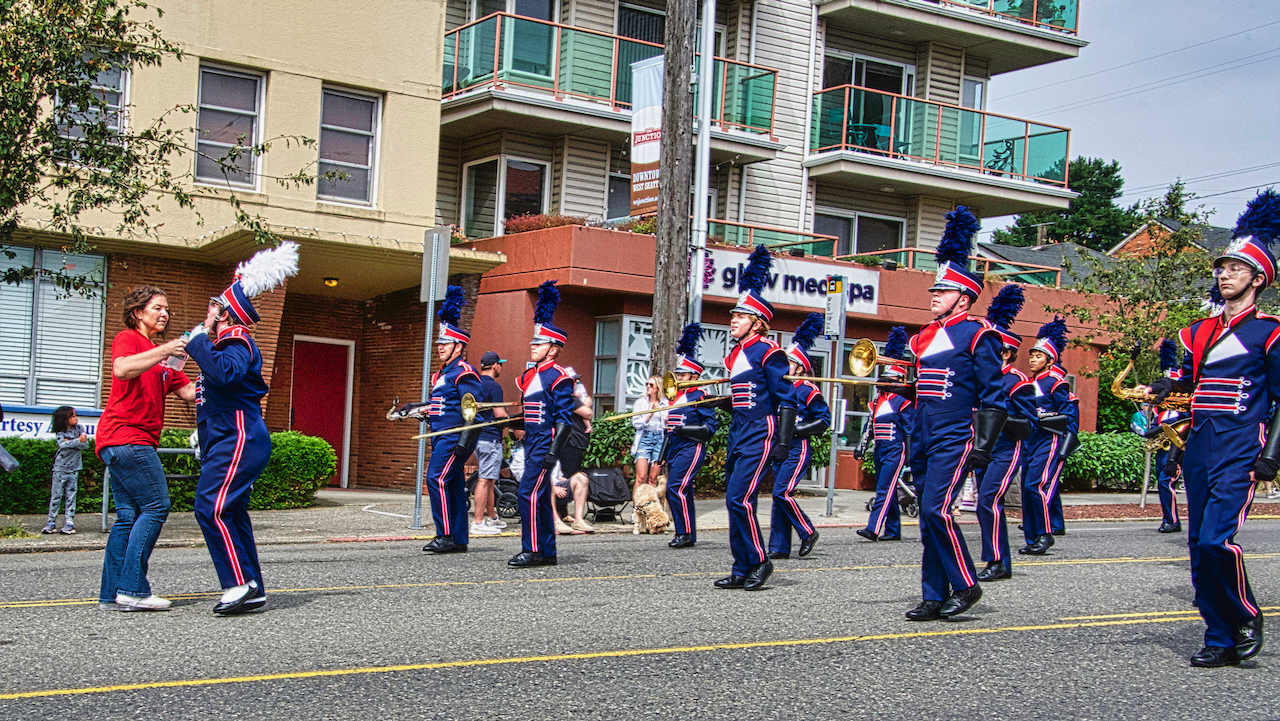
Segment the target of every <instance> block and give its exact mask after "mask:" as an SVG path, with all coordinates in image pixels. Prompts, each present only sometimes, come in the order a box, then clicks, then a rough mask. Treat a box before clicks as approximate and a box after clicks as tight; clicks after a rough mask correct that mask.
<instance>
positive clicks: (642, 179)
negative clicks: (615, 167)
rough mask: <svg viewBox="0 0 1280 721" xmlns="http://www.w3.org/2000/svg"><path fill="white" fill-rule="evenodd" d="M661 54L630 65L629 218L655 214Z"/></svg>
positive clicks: (659, 153) (659, 134) (659, 149)
mask: <svg viewBox="0 0 1280 721" xmlns="http://www.w3.org/2000/svg"><path fill="white" fill-rule="evenodd" d="M662 61H663V58H662V56H661V55H659V56H658V57H655V58H649V59H648V60H640V61H637V62H634V63H631V215H632V216H640V215H650V214H653V213H656V212H658V165H659V161H660V158H661V155H662V73H663V62H662Z"/></svg>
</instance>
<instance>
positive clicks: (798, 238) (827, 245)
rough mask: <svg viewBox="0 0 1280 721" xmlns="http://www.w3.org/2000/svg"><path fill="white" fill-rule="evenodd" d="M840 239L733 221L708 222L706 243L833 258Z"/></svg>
mask: <svg viewBox="0 0 1280 721" xmlns="http://www.w3.org/2000/svg"><path fill="white" fill-rule="evenodd" d="M839 240H840V239H839V238H837V237H836V236H834V235H823V234H821V233H806V232H804V231H802V230H788V229H786V228H770V227H768V226H765V225H750V224H747V223H735V222H733V221H732V220H708V221H707V242H708V243H717V244H720V245H738V246H745V247H748V248H751V247H755V246H757V245H766V246H769V247H770V248H801V249H803V250H804V252H805V253H806V254H807V255H817V256H822V257H827V258H834V257H835V254H836V250H837V248H836V244H837V243H838V242H839Z"/></svg>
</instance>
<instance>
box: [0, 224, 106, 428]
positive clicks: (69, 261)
mask: <svg viewBox="0 0 1280 721" xmlns="http://www.w3.org/2000/svg"><path fill="white" fill-rule="evenodd" d="M9 249H10V250H11V251H13V252H14V253H15V257H14V258H13V259H12V260H10V259H8V258H7V257H4V256H0V264H2V266H0V267H5V268H13V267H35V268H37V269H47V270H54V269H62V270H64V271H66V272H67V273H73V274H75V275H83V276H86V277H88V278H89V279H90V280H91V283H92V285H93V287H94V294H93V295H91V296H88V297H85V296H81V295H79V294H72V295H64V294H63V293H62V292H61V291H60V290H59V289H58V287H57V286H55V285H54V284H53V283H51V282H49V281H48V280H43V279H41V278H39V273H37V278H36V279H35V280H27V281H23V282H22V283H20V284H18V285H11V284H8V283H0V403H11V404H16V405H39V406H61V405H69V406H76V407H79V408H97V407H98V402H99V398H100V392H99V391H100V388H101V376H100V374H101V372H102V333H103V327H102V320H103V313H104V311H105V308H106V302H105V299H104V297H103V290H104V289H105V288H106V259H105V258H104V257H103V256H100V255H64V254H63V253H62V251H60V250H47V249H37V248H23V247H19V246H9Z"/></svg>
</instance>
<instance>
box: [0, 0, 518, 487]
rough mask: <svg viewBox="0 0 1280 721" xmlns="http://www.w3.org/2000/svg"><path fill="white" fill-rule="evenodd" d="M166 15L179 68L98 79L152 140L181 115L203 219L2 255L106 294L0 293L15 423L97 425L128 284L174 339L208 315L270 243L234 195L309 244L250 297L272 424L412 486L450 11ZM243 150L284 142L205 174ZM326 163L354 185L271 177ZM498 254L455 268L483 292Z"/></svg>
mask: <svg viewBox="0 0 1280 721" xmlns="http://www.w3.org/2000/svg"><path fill="white" fill-rule="evenodd" d="M162 6H163V7H164V10H165V13H164V15H163V17H162V18H161V20H160V28H161V31H162V33H163V34H164V36H165V37H166V38H167V39H169V40H171V41H173V42H175V43H177V44H179V46H180V47H181V48H182V50H183V51H184V53H185V57H183V58H182V59H181V60H180V61H179V60H176V59H171V60H167V61H165V62H164V63H163V65H162V66H161V67H158V68H122V69H120V70H119V71H118V72H113V73H104V74H103V76H102V77H100V78H98V83H99V84H100V85H101V86H102V87H103V91H104V93H105V94H106V95H105V97H108V98H109V99H111V100H112V102H113V104H116V105H118V107H119V116H118V117H119V122H120V123H122V124H128V125H131V126H135V127H139V128H140V127H145V126H146V125H148V124H149V123H151V122H152V120H153V119H154V118H157V117H160V116H161V115H163V114H165V113H169V115H170V119H169V127H179V128H181V127H186V126H190V127H191V128H192V131H193V132H192V134H191V136H190V137H191V143H192V145H193V147H196V148H198V149H199V151H200V152H201V154H202V155H200V156H195V155H191V154H188V155H187V156H185V157H184V159H183V160H182V161H180V162H181V163H185V164H186V165H185V166H179V167H175V168H174V171H175V173H177V174H181V173H186V172H190V173H191V189H192V190H193V191H196V192H197V193H198V195H199V197H198V198H197V209H196V210H197V211H198V216H197V214H196V213H193V212H191V211H189V210H184V209H181V208H178V207H176V205H174V204H173V203H171V202H169V201H168V200H167V199H162V200H161V202H160V211H159V212H158V213H157V214H155V215H154V216H153V220H154V221H155V223H156V224H157V225H158V236H157V237H116V235H115V234H114V231H113V226H114V221H113V219H112V218H110V217H108V216H104V217H102V218H100V219H94V218H88V219H86V220H87V221H88V223H89V224H90V225H93V224H95V223H96V224H97V226H98V231H97V232H99V233H101V234H102V237H101V238H99V239H96V240H95V241H94V243H95V245H96V249H95V251H94V253H93V254H90V255H85V256H74V257H73V256H67V255H65V254H64V253H63V252H62V251H61V248H60V246H61V244H62V243H63V242H65V241H63V240H62V239H60V238H58V237H55V236H51V235H49V234H46V233H41V232H38V231H37V230H35V227H36V226H38V223H36V224H33V228H32V229H30V230H28V232H26V233H25V234H24V235H23V236H22V237H21V240H20V242H21V243H22V245H21V246H19V247H17V248H15V249H14V250H15V252H16V253H17V258H16V259H14V260H13V261H8V262H14V263H23V264H32V263H34V264H36V265H37V266H43V267H49V266H51V264H58V265H61V266H65V267H67V268H69V269H73V270H74V271H75V272H77V273H89V274H91V275H92V276H93V277H94V278H95V280H96V282H97V286H98V288H97V290H98V292H97V293H95V294H93V295H91V296H89V297H78V296H76V297H69V298H68V297H59V294H58V293H57V292H56V290H55V288H54V287H53V286H52V285H51V284H48V283H45V282H38V281H37V282H34V283H32V282H28V283H25V284H23V285H21V286H9V285H2V286H0V403H3V405H4V409H5V412H6V414H7V415H9V416H10V417H14V418H21V417H25V416H31V417H34V418H37V419H38V418H40V417H42V416H46V417H47V415H48V414H49V413H50V412H51V411H52V408H53V407H55V406H58V405H63V404H67V405H73V406H76V407H77V408H79V409H82V410H81V411H80V415H81V416H82V417H85V418H86V419H90V418H92V417H93V416H94V415H96V411H95V409H100V408H102V406H103V405H104V404H105V402H106V399H107V397H108V395H109V393H110V386H111V381H112V377H111V372H110V368H111V364H110V346H111V339H112V338H113V337H114V336H115V334H116V333H117V332H119V331H120V330H121V329H122V328H123V323H122V319H121V314H120V304H121V299H122V297H123V295H124V293H126V292H127V291H128V290H129V289H130V288H131V287H133V286H134V285H137V284H140V283H151V284H155V285H159V286H160V287H162V288H164V289H165V290H166V291H167V292H168V295H169V303H170V307H171V308H172V310H173V320H172V324H171V327H172V328H173V329H174V330H175V331H176V332H178V333H180V332H182V330H183V329H186V328H190V327H192V326H194V325H195V324H196V323H198V322H200V321H201V320H203V318H204V314H205V308H206V307H207V303H208V299H209V298H210V297H211V296H213V295H216V294H217V293H219V292H220V291H221V290H222V289H223V288H225V287H226V286H227V285H228V284H229V282H230V280H231V277H232V273H233V270H234V267H235V265H236V264H237V263H239V262H241V261H243V260H245V259H247V258H248V257H249V256H250V255H252V254H253V253H254V252H255V251H256V250H257V249H258V248H257V246H256V244H255V243H254V240H253V237H252V235H251V234H250V233H248V232H247V231H246V229H245V228H243V227H241V226H239V225H237V224H236V223H235V217H234V215H233V213H232V211H231V208H230V206H229V205H228V203H227V200H226V199H225V196H226V195H227V193H228V191H234V193H235V195H236V197H237V198H239V200H240V202H241V203H242V205H243V207H244V209H245V210H246V211H247V212H249V213H251V214H254V215H259V216H261V217H262V218H264V219H265V221H266V222H267V224H268V225H269V226H270V227H271V228H272V229H273V230H274V231H275V232H277V233H278V234H279V235H281V236H282V237H284V238H286V239H289V240H294V241H297V242H298V243H300V244H301V261H300V266H301V272H300V273H299V275H298V276H297V277H296V278H293V279H291V280H290V281H289V282H288V284H287V286H286V287H285V288H283V289H279V290H277V291H275V292H273V293H270V294H267V295H264V296H262V297H260V298H259V300H258V301H257V302H256V304H257V305H258V306H259V309H260V310H261V314H262V317H263V321H262V322H261V323H260V324H258V325H257V326H256V327H255V329H254V331H253V333H254V336H255V338H256V340H257V343H258V345H259V347H261V349H262V351H263V356H264V359H265V363H264V366H263V374H264V376H265V377H266V379H267V380H268V382H269V383H270V385H271V392H270V394H269V395H268V396H267V398H266V399H265V401H264V404H263V408H264V413H265V416H266V420H267V424H268V426H269V427H270V429H271V430H272V431H280V430H287V429H293V430H299V431H302V432H306V433H309V434H313V435H319V436H322V437H324V438H326V439H327V440H328V441H329V442H330V443H331V444H332V445H333V446H334V448H335V450H336V451H337V454H338V459H339V470H338V475H337V478H335V482H340V483H342V484H343V485H346V484H347V483H349V482H351V483H354V482H356V481H357V479H358V480H359V481H360V482H361V483H365V484H373V485H391V484H412V483H413V468H414V464H415V461H416V447H417V444H416V442H413V441H409V440H408V436H409V435H411V433H410V431H411V430H412V429H408V428H405V429H395V428H391V427H389V424H388V423H387V421H386V420H385V419H384V418H383V417H382V416H383V414H384V413H385V412H386V410H387V407H388V406H390V404H391V403H392V401H393V400H395V398H396V397H397V396H399V397H401V398H403V399H404V400H411V399H416V398H417V396H418V393H419V392H420V390H419V389H420V387H421V370H422V357H423V355H422V342H423V333H424V321H425V317H424V310H423V307H424V306H422V305H421V304H420V303H419V297H418V290H417V286H418V285H419V280H420V278H421V273H422V249H423V237H424V233H426V232H427V231H428V230H429V229H430V228H431V227H432V226H433V225H434V222H435V218H434V211H433V204H434V201H435V197H436V187H435V185H436V177H437V172H436V153H437V149H438V147H439V135H438V132H439V127H440V78H441V76H442V68H441V66H440V57H441V49H440V47H441V46H440V44H441V40H442V37H443V33H444V27H443V18H444V5H443V2H421V1H420V0H414V1H412V2H410V1H409V0H385V1H384V2H378V3H366V4H359V5H354V4H351V3H346V2H339V1H338V0H309V1H306V2H303V1H301V0H280V1H279V2H274V3H270V4H268V5H265V6H261V7H257V6H250V5H249V4H248V3H244V2H238V1H235V0H206V1H203V2H187V3H162ZM250 9H252V10H253V12H252V13H249V12H248V11H249V10H250ZM180 106H191V107H192V108H193V111H192V112H187V113H183V112H175V111H174V108H178V107H180ZM241 138H243V139H244V141H245V142H265V141H272V146H271V149H270V151H269V152H267V153H266V154H264V155H261V156H258V157H254V156H251V155H245V156H242V157H241V159H240V161H239V162H238V163H237V165H236V167H235V168H234V169H232V171H231V172H227V173H224V172H223V171H222V170H221V169H220V168H219V167H218V164H217V163H214V162H210V160H209V159H210V158H217V157H222V156H223V155H225V153H226V149H227V148H228V147H231V146H234V145H235V144H236V143H237V142H238V141H239V139H241ZM300 138H310V139H313V140H315V141H317V144H316V145H315V146H303V145H300V144H299V143H298V142H297V140H298V139H300ZM333 169H340V170H342V171H344V172H345V173H346V174H347V176H348V177H349V179H346V180H339V181H334V182H328V181H324V180H322V181H321V182H319V183H318V184H316V185H301V186H295V185H281V184H280V183H278V182H277V181H276V179H277V178H280V177H282V176H286V175H289V174H292V173H297V172H299V171H303V172H311V173H316V172H320V173H324V172H327V171H329V170H333ZM501 261H502V258H501V256H500V255H495V254H492V253H477V252H473V251H467V250H464V249H456V250H454V251H453V252H452V253H451V254H450V258H449V270H450V273H451V274H452V275H453V278H454V280H455V281H456V282H462V283H463V284H464V285H467V286H468V287H470V288H471V289H472V293H474V292H475V288H476V287H477V285H478V278H479V274H480V273H482V272H484V271H485V270H488V269H490V268H492V267H494V266H495V265H497V264H498V263H500V262H501ZM0 262H5V261H0ZM192 365H194V364H192ZM188 370H191V371H195V370H198V369H192V368H189V369H188ZM193 377H194V376H193ZM46 420H47V418H46ZM167 423H168V425H171V426H178V427H192V426H194V415H193V412H192V410H191V409H190V408H189V407H188V406H186V405H185V404H183V403H181V402H178V401H171V402H170V406H169V408H168V413H167ZM22 427H23V428H28V429H29V428H31V427H32V426H31V425H24V426H22ZM10 430H12V429H10ZM397 430H403V431H404V432H403V433H401V434H397V433H396V431H397ZM401 436H403V437H401Z"/></svg>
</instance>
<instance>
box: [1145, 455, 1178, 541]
mask: <svg viewBox="0 0 1280 721" xmlns="http://www.w3.org/2000/svg"><path fill="white" fill-rule="evenodd" d="M1167 460H1169V452H1168V451H1156V454H1155V455H1154V456H1152V457H1151V463H1152V469H1153V470H1154V472H1156V473H1159V474H1160V476H1159V480H1157V481H1156V493H1157V494H1159V496H1160V514H1161V516H1162V518H1161V520H1162V521H1164V522H1165V523H1169V524H1173V523H1178V521H1179V519H1178V495H1177V494H1176V493H1174V491H1173V482H1174V481H1176V480H1178V476H1177V473H1176V472H1175V473H1174V475H1173V476H1169V475H1168V474H1166V473H1165V472H1164V464H1165V461H1167Z"/></svg>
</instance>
